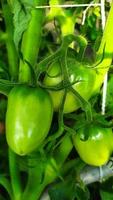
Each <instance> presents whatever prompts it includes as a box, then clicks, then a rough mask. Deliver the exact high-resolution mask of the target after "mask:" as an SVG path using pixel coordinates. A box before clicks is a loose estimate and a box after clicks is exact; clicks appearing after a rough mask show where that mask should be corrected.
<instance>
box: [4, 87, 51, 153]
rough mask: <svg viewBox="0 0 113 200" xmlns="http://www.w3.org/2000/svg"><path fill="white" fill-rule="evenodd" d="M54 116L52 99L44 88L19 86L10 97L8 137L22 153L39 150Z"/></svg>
mask: <svg viewBox="0 0 113 200" xmlns="http://www.w3.org/2000/svg"><path fill="white" fill-rule="evenodd" d="M52 116H53V105H52V101H51V98H50V96H49V94H48V92H46V91H45V90H44V89H42V88H39V87H30V86H27V85H20V86H15V87H14V88H13V89H12V90H11V92H10V94H9V96H8V108H7V113H6V139H7V143H8V145H9V146H10V148H11V149H12V150H13V151H14V152H15V153H17V154H19V155H26V154H28V153H30V152H32V151H34V150H35V149H37V148H38V147H39V146H40V145H41V143H42V142H43V140H44V139H45V138H46V136H47V134H48V132H49V129H50V126H51V122H52Z"/></svg>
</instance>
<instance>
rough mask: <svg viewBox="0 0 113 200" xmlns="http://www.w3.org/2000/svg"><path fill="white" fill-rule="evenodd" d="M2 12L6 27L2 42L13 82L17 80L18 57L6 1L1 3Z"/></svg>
mask: <svg viewBox="0 0 113 200" xmlns="http://www.w3.org/2000/svg"><path fill="white" fill-rule="evenodd" d="M1 3H2V10H3V15H4V20H5V25H6V34H5V38H4V41H5V42H6V48H7V53H8V62H9V73H10V75H11V78H12V79H13V80H17V78H18V56H17V52H16V48H15V45H14V41H13V30H14V27H13V17H12V13H11V10H10V6H9V5H8V3H7V2H6V1H2V2H1Z"/></svg>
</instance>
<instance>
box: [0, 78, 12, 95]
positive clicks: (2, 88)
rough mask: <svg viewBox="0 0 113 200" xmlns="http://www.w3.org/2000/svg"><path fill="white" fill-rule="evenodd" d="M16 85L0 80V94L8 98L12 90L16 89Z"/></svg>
mask: <svg viewBox="0 0 113 200" xmlns="http://www.w3.org/2000/svg"><path fill="white" fill-rule="evenodd" d="M14 85H15V84H14V83H11V82H10V81H8V80H4V79H0V93H1V94H4V95H5V96H8V94H9V92H10V90H11V89H12V88H13V87H14Z"/></svg>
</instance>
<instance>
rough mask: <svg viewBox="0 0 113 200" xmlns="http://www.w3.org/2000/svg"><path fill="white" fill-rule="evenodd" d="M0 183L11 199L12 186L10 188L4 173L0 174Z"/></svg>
mask: <svg viewBox="0 0 113 200" xmlns="http://www.w3.org/2000/svg"><path fill="white" fill-rule="evenodd" d="M0 185H2V186H3V187H4V188H5V189H6V191H7V192H8V194H9V196H10V198H11V199H12V193H13V192H12V188H11V185H10V182H9V181H8V179H7V178H6V177H5V176H4V175H0Z"/></svg>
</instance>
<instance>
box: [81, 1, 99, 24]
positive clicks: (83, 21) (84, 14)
mask: <svg viewBox="0 0 113 200" xmlns="http://www.w3.org/2000/svg"><path fill="white" fill-rule="evenodd" d="M92 4H93V1H92V2H91V3H90V4H89V5H88V6H87V8H86V9H85V10H84V11H83V18H82V23H81V24H82V25H84V23H85V19H86V14H87V11H88V10H89V8H90V7H91V6H92ZM100 6H101V4H100Z"/></svg>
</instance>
